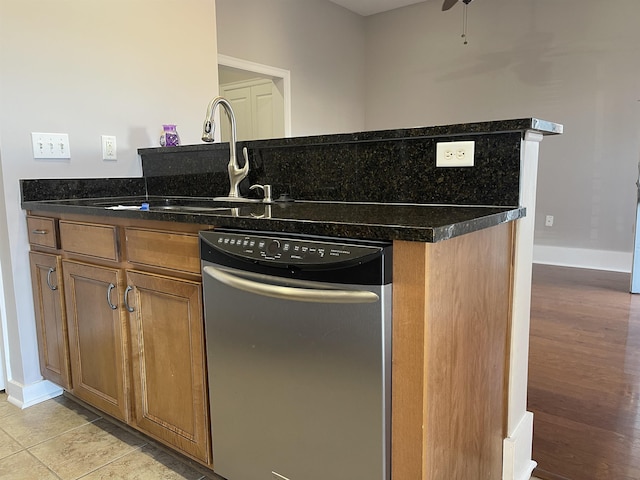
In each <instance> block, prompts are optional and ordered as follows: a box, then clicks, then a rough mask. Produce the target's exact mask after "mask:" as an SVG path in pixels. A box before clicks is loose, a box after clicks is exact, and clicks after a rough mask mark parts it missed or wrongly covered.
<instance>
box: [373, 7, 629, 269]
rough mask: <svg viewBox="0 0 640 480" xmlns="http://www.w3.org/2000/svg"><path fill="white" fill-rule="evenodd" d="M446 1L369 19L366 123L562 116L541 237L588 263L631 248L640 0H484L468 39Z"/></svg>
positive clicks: (544, 175)
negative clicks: (550, 220) (547, 222)
mask: <svg viewBox="0 0 640 480" xmlns="http://www.w3.org/2000/svg"><path fill="white" fill-rule="evenodd" d="M441 4H442V2H440V1H427V2H424V3H420V4H417V5H413V6H410V7H406V8H402V9H399V10H396V11H392V12H387V13H384V14H379V15H375V16H372V17H368V20H367V23H366V38H367V64H366V65H367V75H366V77H367V83H366V91H367V96H366V105H367V112H366V127H367V129H379V128H396V127H408V126H414V125H432V124H446V123H461V122H471V121H482V120H497V119H503V118H518V117H529V116H538V117H540V118H543V119H545V120H551V121H555V122H559V123H562V124H564V126H565V134H564V135H563V136H561V137H557V138H546V139H545V140H544V141H543V142H542V144H541V152H540V159H541V160H540V171H539V181H538V201H537V217H536V230H535V237H536V244H537V245H546V246H552V247H557V248H560V249H561V251H565V250H562V249H568V250H569V251H571V250H572V249H586V251H579V252H578V253H580V252H582V254H583V258H585V257H589V255H591V254H590V251H591V252H599V254H602V255H605V256H606V255H607V254H608V253H609V251H613V252H611V254H613V253H615V252H627V253H629V252H631V249H632V228H633V222H634V220H635V202H636V190H635V185H634V182H635V180H636V177H637V175H638V167H637V164H638V160H639V159H640V103H639V100H640V88H639V86H640V83H639V82H638V78H640V55H639V54H638V52H639V51H640V37H639V36H638V33H637V32H638V19H639V18H640V2H638V1H637V0H607V1H606V2H603V1H602V0H535V1H532V0H481V1H477V2H474V3H472V4H470V5H469V6H468V41H469V44H468V45H463V43H462V40H461V38H460V33H461V25H462V16H461V15H462V8H460V6H456V7H455V8H454V9H452V10H450V11H449V12H441V11H440V7H441ZM546 215H554V217H555V224H554V226H553V227H552V228H548V227H545V226H544V218H545V216H546ZM569 253H570V252H569ZM578 257H579V255H578ZM624 258H628V259H629V260H630V253H629V255H628V256H626V257H624ZM628 267H629V268H630V263H629V264H628Z"/></svg>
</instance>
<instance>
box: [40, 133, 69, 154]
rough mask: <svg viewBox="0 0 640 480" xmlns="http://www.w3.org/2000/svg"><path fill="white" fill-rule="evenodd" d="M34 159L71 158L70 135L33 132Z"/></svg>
mask: <svg viewBox="0 0 640 480" xmlns="http://www.w3.org/2000/svg"><path fill="white" fill-rule="evenodd" d="M31 145H32V146H33V158H52V159H57V158H71V149H70V147H69V135H67V134H66V133H38V132H31Z"/></svg>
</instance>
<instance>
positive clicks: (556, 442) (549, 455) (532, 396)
mask: <svg viewBox="0 0 640 480" xmlns="http://www.w3.org/2000/svg"><path fill="white" fill-rule="evenodd" d="M629 278H630V276H629V274H624V273H616V272H603V271H596V270H583V269H575V268H564V267H554V266H544V265H534V270H533V288H532V305H531V344H530V364H529V410H530V411H532V412H533V413H534V438H533V459H534V460H535V461H537V462H538V468H537V469H536V470H535V472H534V474H535V475H536V476H537V477H540V478H542V479H546V480H639V479H640V295H632V294H630V293H629Z"/></svg>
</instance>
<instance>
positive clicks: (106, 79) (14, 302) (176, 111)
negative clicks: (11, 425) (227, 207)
mask: <svg viewBox="0 0 640 480" xmlns="http://www.w3.org/2000/svg"><path fill="white" fill-rule="evenodd" d="M0 12H1V14H0V148H1V152H0V153H1V157H0V158H1V168H2V177H3V181H2V183H1V184H0V203H1V205H0V207H1V206H4V207H5V208H6V216H4V215H2V216H1V217H0V231H1V232H2V234H1V235H2V237H0V246H1V247H2V249H1V250H0V265H1V267H2V273H3V279H4V281H5V282H4V298H3V300H4V302H2V304H3V305H5V306H6V311H7V315H6V317H7V321H6V323H7V325H6V326H5V329H4V336H5V340H7V344H8V346H9V352H8V356H9V357H10V359H11V367H10V372H9V377H10V378H9V380H13V382H15V383H19V384H23V385H29V384H32V383H33V382H37V381H38V380H39V378H40V374H39V372H38V361H37V350H36V341H35V326H34V320H33V307H32V301H31V286H30V280H29V268H28V257H27V251H28V246H27V235H26V230H25V222H24V212H23V211H22V210H21V208H20V204H19V195H20V192H19V185H18V180H19V179H20V178H46V177H62V178H65V177H123V176H124V177H126V176H137V175H140V173H141V166H140V163H139V162H140V161H139V158H138V156H137V152H136V149H137V148H139V147H145V146H157V145H158V137H159V134H160V132H161V130H162V124H163V123H176V124H177V125H178V131H179V133H180V135H181V137H182V140H183V143H199V137H200V132H201V128H202V127H201V126H202V120H203V118H204V114H205V111H206V107H207V103H208V101H209V100H210V99H211V98H212V97H213V96H215V95H216V94H217V88H218V87H217V85H218V81H217V61H216V52H217V45H216V26H215V2H214V0H182V1H179V2H176V1H170V0H134V1H131V0H109V1H108V2H107V1H86V0H55V1H53V0H21V1H13V0H0ZM30 132H54V133H68V134H69V140H70V148H71V154H72V157H71V159H70V160H61V161H53V160H34V159H33V154H32V151H31V140H30ZM103 134H107V135H115V136H116V137H117V147H118V160H117V161H115V162H113V161H103V160H102V159H101V147H100V135H103ZM0 212H2V208H0ZM7 283H9V284H7Z"/></svg>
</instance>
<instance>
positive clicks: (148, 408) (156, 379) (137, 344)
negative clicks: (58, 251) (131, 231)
mask: <svg viewBox="0 0 640 480" xmlns="http://www.w3.org/2000/svg"><path fill="white" fill-rule="evenodd" d="M127 283H128V285H130V286H132V287H133V291H134V292H135V295H130V296H129V303H130V305H131V307H132V308H133V309H134V312H132V313H131V350H132V355H131V356H132V364H133V390H134V403H135V418H134V423H135V425H136V426H137V427H138V428H140V429H141V430H143V431H145V432H146V433H148V434H150V435H151V436H153V437H155V438H157V439H160V440H162V441H163V442H166V443H168V444H170V445H173V446H175V447H177V448H178V449H180V450H181V451H182V452H184V453H186V454H188V455H191V456H193V457H194V458H197V459H199V460H201V461H203V462H205V463H208V462H209V461H210V441H209V422H208V406H207V390H206V385H207V384H206V366H205V352H204V323H203V314H202V296H201V287H202V284H201V283H200V282H192V281H187V280H180V279H177V278H171V277H165V276H161V275H154V274H148V273H143V272H138V271H128V272H127Z"/></svg>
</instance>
